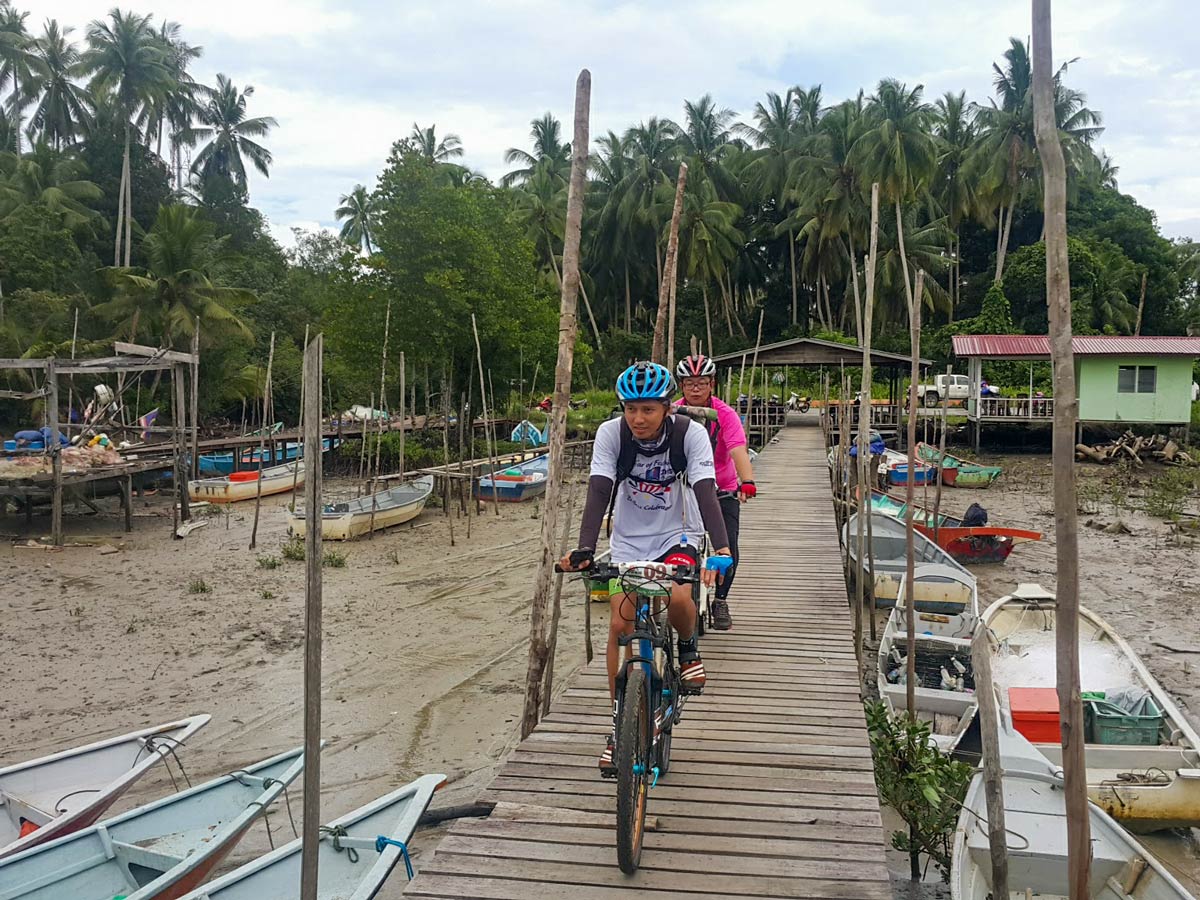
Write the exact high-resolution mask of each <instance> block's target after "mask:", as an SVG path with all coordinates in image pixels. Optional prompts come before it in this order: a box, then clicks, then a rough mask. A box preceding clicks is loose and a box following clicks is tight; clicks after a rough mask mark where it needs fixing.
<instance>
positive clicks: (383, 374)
mask: <svg viewBox="0 0 1200 900" xmlns="http://www.w3.org/2000/svg"><path fill="white" fill-rule="evenodd" d="M391 327H392V300H391V298H390V297H389V298H388V303H387V313H386V314H385V315H384V318H383V353H382V354H381V356H380V360H379V410H380V412H382V413H385V414H386V413H387V399H386V397H387V351H388V347H387V345H388V332H389V331H390V330H391ZM444 384H445V379H443V386H444ZM388 424H389V430H390V425H391V423H390V422H389V423H388ZM382 455H383V419H382V418H381V419H380V420H379V443H377V444H376V445H375V476H376V477H378V476H379V461H380V458H381V457H382ZM373 505H374V504H372V506H373ZM372 515H374V514H373V513H372ZM374 533H375V531H374V526H373V523H372V530H371V534H374Z"/></svg>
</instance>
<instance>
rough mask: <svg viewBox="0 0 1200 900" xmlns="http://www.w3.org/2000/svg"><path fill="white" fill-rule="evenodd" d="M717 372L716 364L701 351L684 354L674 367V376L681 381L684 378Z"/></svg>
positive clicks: (709, 375) (705, 375)
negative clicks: (690, 354) (694, 353)
mask: <svg viewBox="0 0 1200 900" xmlns="http://www.w3.org/2000/svg"><path fill="white" fill-rule="evenodd" d="M716 374H717V364H716V363H715V362H713V361H712V360H711V359H710V358H709V357H707V356H705V355H704V354H703V353H697V354H696V355H694V356H685V357H684V358H683V359H681V360H680V361H679V365H677V366H676V367H675V377H676V378H678V379H679V380H680V381H682V380H683V379H685V378H704V377H711V376H715V375H716Z"/></svg>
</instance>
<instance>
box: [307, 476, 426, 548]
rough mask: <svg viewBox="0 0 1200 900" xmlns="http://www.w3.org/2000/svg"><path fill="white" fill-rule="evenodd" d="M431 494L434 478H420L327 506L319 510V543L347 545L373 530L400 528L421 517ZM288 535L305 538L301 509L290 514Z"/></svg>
mask: <svg viewBox="0 0 1200 900" xmlns="http://www.w3.org/2000/svg"><path fill="white" fill-rule="evenodd" d="M432 491H433V476H432V475H423V476H422V477H420V478H415V479H413V480H412V481H407V482H405V483H404V484H401V485H397V486H396V487H394V488H388V489H387V490H386V491H379V492H377V493H375V494H368V495H367V496H365V497H359V498H358V499H357V500H349V501H345V502H342V503H327V504H326V505H325V506H324V507H323V508H322V510H321V539H322V540H325V541H348V540H350V539H351V538H356V537H359V536H360V535H364V534H367V533H368V532H369V531H372V530H374V531H382V530H383V529H385V528H391V527H392V526H393V525H402V524H404V523H405V522H407V521H409V520H410V519H415V518H416V517H417V516H419V515H420V514H421V510H423V509H424V508H425V502H426V501H427V500H428V499H429V494H430V493H431V492H432ZM372 526H373V527H372ZM290 531H291V533H292V534H294V535H297V536H299V537H304V535H305V532H306V531H307V527H306V524H305V518H304V510H303V508H300V507H297V508H296V510H295V511H294V512H293V513H292V516H291V520H290Z"/></svg>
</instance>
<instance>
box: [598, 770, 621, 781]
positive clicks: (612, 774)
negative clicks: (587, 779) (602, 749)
mask: <svg viewBox="0 0 1200 900" xmlns="http://www.w3.org/2000/svg"><path fill="white" fill-rule="evenodd" d="M600 777H601V778H608V779H609V780H612V781H615V780H616V778H617V770H616V769H615V768H612V769H601V770H600Z"/></svg>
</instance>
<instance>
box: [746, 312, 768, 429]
mask: <svg viewBox="0 0 1200 900" xmlns="http://www.w3.org/2000/svg"><path fill="white" fill-rule="evenodd" d="M766 312H767V311H766V310H765V309H762V310H759V313H758V338H757V339H756V340H755V341H754V361H753V362H751V363H750V390H749V391H747V392H746V393H747V396H746V424H747V425H748V426H749V427H750V428H753V427H754V373H755V372H756V371H757V366H758V349H759V347H761V346H762V328H763V316H764V315H766ZM765 393H766V392H765V391H764V395H765ZM763 411H764V415H765V412H766V405H765V404H764V406H763ZM765 436H766V435H765V432H764V438H765ZM763 443H764V444H765V443H766V441H765V440H764V441H763Z"/></svg>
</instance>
